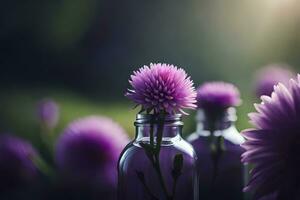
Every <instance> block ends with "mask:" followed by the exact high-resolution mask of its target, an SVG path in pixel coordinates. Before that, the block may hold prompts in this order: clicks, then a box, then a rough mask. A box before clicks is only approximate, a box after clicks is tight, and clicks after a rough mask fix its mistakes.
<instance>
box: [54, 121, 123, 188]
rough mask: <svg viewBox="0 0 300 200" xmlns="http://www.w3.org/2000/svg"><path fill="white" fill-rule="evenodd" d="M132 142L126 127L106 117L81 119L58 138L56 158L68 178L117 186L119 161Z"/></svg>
mask: <svg viewBox="0 0 300 200" xmlns="http://www.w3.org/2000/svg"><path fill="white" fill-rule="evenodd" d="M128 142H129V140H128V137H127V135H126V133H125V132H124V130H123V129H122V128H121V127H120V126H119V125H118V124H117V123H115V122H114V121H112V120H111V119H109V118H106V117H100V116H91V117H86V118H82V119H78V120H76V121H74V122H72V123H71V124H69V126H68V127H67V128H66V129H65V131H64V132H63V134H62V135H61V136H60V138H59V139H58V141H57V145H56V152H55V160H56V163H57V165H58V167H59V169H60V170H61V172H62V173H63V174H64V175H66V176H67V178H68V179H69V181H73V180H74V181H75V182H76V183H83V184H93V185H96V186H97V185H99V186H100V185H102V186H103V185H104V186H109V187H112V186H113V187H114V186H116V180H117V161H118V158H119V155H120V153H121V151H122V149H123V148H124V147H125V145H126V144H127V143H128Z"/></svg>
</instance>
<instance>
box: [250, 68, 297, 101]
mask: <svg viewBox="0 0 300 200" xmlns="http://www.w3.org/2000/svg"><path fill="white" fill-rule="evenodd" d="M293 77H294V74H293V72H292V71H291V70H289V67H287V66H285V65H279V64H275V65H269V66H266V67H264V68H263V69H261V70H260V71H258V73H257V75H256V87H255V88H256V95H257V96H258V97H260V96H262V95H268V96H270V95H271V94H272V92H273V89H274V86H275V85H276V84H278V83H279V82H280V83H283V84H287V83H288V82H289V80H290V79H291V78H293Z"/></svg>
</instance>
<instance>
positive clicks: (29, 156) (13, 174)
mask: <svg viewBox="0 0 300 200" xmlns="http://www.w3.org/2000/svg"><path fill="white" fill-rule="evenodd" d="M37 156H38V154H37V152H36V151H35V150H34V148H33V147H32V146H31V144H30V143H28V142H26V141H25V140H23V139H20V138H17V137H15V136H11V135H6V134H4V135H1V136H0V190H2V189H3V188H11V187H17V186H22V185H26V184H30V183H33V182H34V181H35V180H36V179H37V177H38V169H37V168H36V166H35V164H34V162H33V159H34V158H35V157H37Z"/></svg>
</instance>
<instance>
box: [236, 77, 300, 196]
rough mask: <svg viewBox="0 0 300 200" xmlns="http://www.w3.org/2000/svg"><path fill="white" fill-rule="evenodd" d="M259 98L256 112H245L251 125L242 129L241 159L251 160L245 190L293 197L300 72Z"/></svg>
mask: <svg viewBox="0 0 300 200" xmlns="http://www.w3.org/2000/svg"><path fill="white" fill-rule="evenodd" d="M261 99H262V103H260V104H255V108H256V110H257V112H256V113H251V114H249V117H250V120H251V122H252V124H253V125H254V126H255V128H254V129H248V130H244V131H243V132H242V134H243V135H244V136H245V138H246V139H247V141H246V142H245V143H244V144H243V145H242V146H243V147H244V148H245V149H246V152H245V153H244V154H243V155H242V161H243V162H245V163H252V164H254V169H253V170H252V171H251V180H250V182H249V183H248V186H247V187H246V188H245V191H249V190H255V191H256V195H257V197H258V198H259V197H262V196H265V195H268V194H271V193H277V194H278V195H279V196H280V198H279V197H278V199H294V198H291V197H292V196H293V195H297V194H295V193H294V192H296V191H300V185H299V183H298V179H299V177H300V172H299V168H300V159H299V154H300V148H299V145H300V75H298V80H293V79H292V80H290V82H289V84H288V85H287V86H285V85H283V84H281V83H279V84H278V85H276V86H275V87H274V92H273V93H272V95H271V97H269V96H262V97H261ZM287 195H288V196H287ZM289 195H290V196H289ZM283 197H284V198H283Z"/></svg>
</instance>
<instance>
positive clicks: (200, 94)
mask: <svg viewBox="0 0 300 200" xmlns="http://www.w3.org/2000/svg"><path fill="white" fill-rule="evenodd" d="M197 103H198V108H202V109H204V110H211V109H217V110H218V109H225V108H229V107H232V106H238V105H239V104H240V103H241V99H240V93H239V90H238V89H237V87H235V86H234V85H233V84H231V83H225V82H207V83H204V84H203V85H201V86H200V87H199V88H198V89H197Z"/></svg>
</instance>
